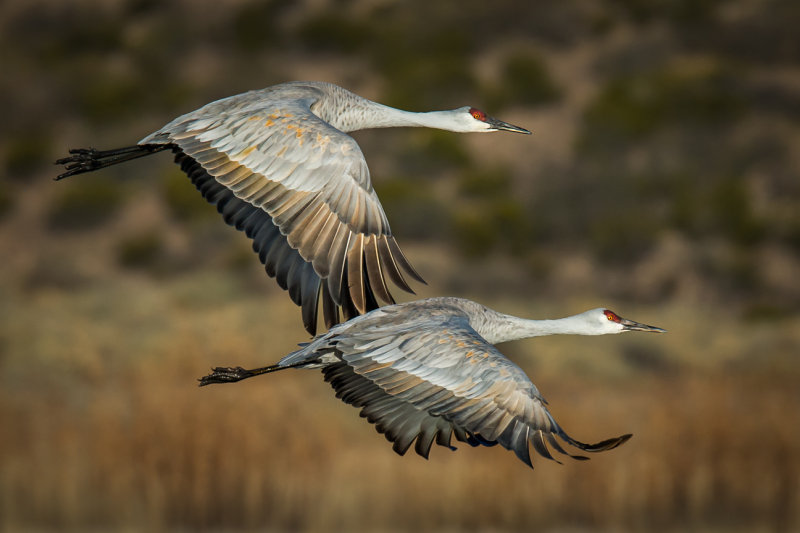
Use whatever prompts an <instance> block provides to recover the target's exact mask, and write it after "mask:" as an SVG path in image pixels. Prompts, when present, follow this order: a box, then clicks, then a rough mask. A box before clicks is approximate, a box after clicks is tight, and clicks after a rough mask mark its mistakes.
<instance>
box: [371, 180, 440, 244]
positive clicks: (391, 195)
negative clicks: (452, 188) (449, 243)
mask: <svg viewBox="0 0 800 533" xmlns="http://www.w3.org/2000/svg"><path fill="white" fill-rule="evenodd" d="M419 183H420V182H419V180H414V179H411V178H407V177H397V178H394V179H388V180H387V179H382V180H380V182H378V183H375V190H376V192H377V193H378V196H379V197H380V199H381V204H382V205H383V208H384V210H385V211H386V212H387V213H390V214H391V217H390V222H391V227H392V232H393V233H395V234H396V235H399V236H400V238H401V239H403V240H406V239H420V240H428V239H431V240H439V239H441V238H443V237H444V234H445V229H446V221H447V213H448V211H449V209H448V207H447V206H445V205H442V204H441V203H440V202H439V201H438V200H437V199H436V197H435V196H433V195H431V194H430V193H429V191H427V190H425V189H423V188H422V187H420V186H419Z"/></svg>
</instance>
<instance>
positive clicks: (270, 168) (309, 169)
mask: <svg viewBox="0 0 800 533" xmlns="http://www.w3.org/2000/svg"><path fill="white" fill-rule="evenodd" d="M236 102H237V100H235V99H231V100H230V103H228V104H227V105H226V104H225V101H221V102H218V103H215V104H214V105H216V106H217V107H215V108H213V109H211V110H210V111H209V110H207V111H206V112H204V111H203V109H206V108H203V109H201V110H199V111H198V112H195V113H192V114H189V115H186V116H184V117H180V118H179V119H176V120H175V121H173V122H172V123H170V124H168V125H167V126H166V127H165V128H163V129H162V130H160V131H159V132H157V133H155V134H153V135H152V136H150V137H148V138H145V139H143V140H142V141H141V142H140V144H148V143H152V142H161V143H163V142H168V143H171V144H173V145H175V146H176V147H177V149H178V155H177V156H176V160H177V161H178V162H179V163H181V166H182V168H184V170H185V171H186V172H187V174H190V177H192V174H191V173H194V174H195V177H193V181H194V182H195V185H196V186H197V187H198V188H199V189H200V190H201V192H203V194H204V196H205V197H206V199H208V200H209V201H212V202H213V203H216V202H220V201H222V202H223V203H225V204H228V205H226V206H224V207H223V206H219V204H218V209H219V210H220V212H222V213H223V216H225V219H226V221H227V222H228V223H230V224H232V225H235V226H236V227H237V228H239V229H245V231H247V232H248V236H250V237H251V238H253V239H254V247H255V248H256V250H257V251H258V252H259V255H260V257H261V259H262V261H263V262H265V265H266V266H267V271H268V273H270V275H276V277H277V272H281V271H283V272H284V275H283V278H284V283H281V286H284V285H287V286H286V287H284V288H287V287H289V286H290V284H289V282H290V281H292V282H294V285H291V287H295V289H294V291H293V292H294V293H295V295H293V297H292V298H293V300H295V302H296V303H301V305H302V306H303V316H304V322H305V325H306V329H309V331H310V332H311V333H312V334H313V333H314V328H315V326H316V307H317V305H318V295H319V290H320V288H321V289H322V292H323V307H324V310H325V319H326V323H327V325H328V327H330V326H331V325H333V324H335V323H336V322H338V307H342V309H343V312H344V314H345V318H349V317H350V316H352V315H354V314H358V313H364V312H366V311H368V310H370V309H372V308H375V307H377V306H378V300H382V301H384V302H387V303H393V299H392V296H391V294H390V292H389V290H388V285H387V278H388V279H390V280H391V281H392V282H394V284H395V285H397V286H399V287H400V288H402V289H404V290H407V291H411V289H410V287H409V286H408V284H407V283H406V281H405V279H404V277H403V273H402V272H403V271H404V272H405V273H406V274H409V275H411V276H412V277H414V278H415V279H419V280H421V278H420V277H419V275H418V274H417V273H416V272H415V271H414V269H413V268H412V267H411V266H410V264H409V263H408V261H407V260H406V258H405V257H404V256H403V254H402V252H401V251H400V248H399V247H398V246H397V243H396V242H395V240H394V237H393V236H392V235H391V231H390V229H389V224H388V221H387V219H386V215H385V214H384V212H383V208H382V207H381V205H380V202H379V200H378V197H377V195H376V194H375V191H374V190H373V188H372V185H371V183H370V178H369V170H368V168H367V165H366V161H365V159H364V156H363V154H362V153H361V150H360V148H359V147H358V144H357V143H356V142H355V140H353V139H352V138H351V137H350V136H349V135H346V134H344V133H342V132H340V131H339V130H336V129H335V128H333V127H331V126H330V125H328V124H327V123H325V122H323V121H322V120H321V119H319V118H318V117H317V116H315V115H314V114H313V113H311V111H310V109H309V106H310V104H311V102H313V100H312V99H305V100H303V99H300V100H298V99H288V100H277V101H271V102H269V105H268V106H262V107H260V108H259V107H258V106H254V105H249V106H242V105H236ZM226 110H227V112H226ZM212 111H213V113H212ZM203 174H205V175H207V176H204V175H203ZM206 177H210V178H211V179H213V182H216V183H213V182H211V180H210V179H205V178H206ZM217 184H218V185H221V186H222V187H224V189H222V188H220V187H219V186H218V185H217ZM248 206H250V207H249V208H248ZM267 223H269V224H271V225H272V226H274V227H275V228H276V229H277V231H274V230H271V229H270V228H269V226H268V225H267ZM264 228H267V229H266V230H265V229H264ZM256 235H260V236H262V238H260V239H256ZM264 235H266V236H264ZM286 245H288V247H287V246H286ZM298 255H299V257H298ZM265 260H270V262H267V261H265ZM301 260H302V261H303V262H307V263H309V264H310V265H311V267H312V268H307V267H304V266H303V264H302V263H301ZM312 269H313V271H312ZM270 271H272V272H270ZM290 271H291V272H290ZM320 280H325V283H324V286H321V285H322V283H321V281H320ZM279 283H280V280H279ZM291 287H290V288H289V290H290V292H292V288H291ZM309 287H310V288H309ZM298 300H299V302H298ZM312 300H313V313H312V312H311V309H310V308H311V307H312V306H311V302H312ZM312 319H313V321H314V324H313V326H312V325H311V324H310V322H311V321H312Z"/></svg>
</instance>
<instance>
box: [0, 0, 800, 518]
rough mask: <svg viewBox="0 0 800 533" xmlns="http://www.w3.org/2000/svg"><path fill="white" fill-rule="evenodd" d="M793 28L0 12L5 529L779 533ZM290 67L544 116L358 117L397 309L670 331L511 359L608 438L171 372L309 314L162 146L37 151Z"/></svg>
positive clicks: (799, 94) (288, 14)
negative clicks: (427, 451)
mask: <svg viewBox="0 0 800 533" xmlns="http://www.w3.org/2000/svg"><path fill="white" fill-rule="evenodd" d="M798 23H800V4H797V3H796V2H791V1H789V0H786V1H781V0H730V1H725V2H723V1H719V0H660V1H657V2H648V1H644V0H602V1H590V0H565V1H562V2H518V1H512V0H495V1H493V2H481V1H477V0H469V1H462V2H421V1H417V0H415V1H402V2H401V1H393V0H360V1H352V2H344V1H330V0H307V1H302V2H275V1H273V2H257V1H253V0H230V1H221V0H213V1H212V0H197V1H196V0H192V1H191V2H190V1H189V0H185V1H174V2H159V1H155V0H107V1H89V0H82V1H73V2H59V1H57V0H24V1H23V0H5V1H4V2H2V4H0V58H1V59H0V63H1V64H2V75H0V99H2V101H3V102H5V105H4V106H3V113H2V115H3V118H2V121H0V250H2V261H0V426H2V430H1V432H0V434H1V436H0V529H2V530H5V531H26V530H37V531H47V530H62V529H66V530H88V529H92V530H104V531H105V530H225V531H238V530H245V531H250V530H284V531H306V530H308V531H326V530H333V531H360V530H363V531H406V530H414V531H421V530H422V531H429V530H430V531H471V530H484V531H519V530H527V529H537V530H543V531H584V530H586V531H593V530H598V531H683V530H693V531H728V530H731V531H797V530H800V424H798V415H797V412H798V408H800V386H799V385H798V384H799V383H800V379H799V378H800V360H799V359H798V356H800V315H799V314H798V311H800V281H798V276H799V275H800V179H798V170H797V169H799V168H800V161H798V159H800V150H798V147H800V38H798V34H797V27H798ZM288 80H323V81H330V82H333V83H337V84H340V85H342V86H344V87H346V88H348V89H350V90H352V91H354V92H356V93H357V94H360V95H362V96H365V97H367V98H370V99H373V100H377V101H380V102H382V103H385V104H388V105H393V106H397V107H402V108H406V109H409V110H414V111H423V110H430V109H450V108H455V107H459V106H462V105H472V106H475V107H479V108H481V109H484V110H486V111H487V112H488V113H489V114H491V115H493V116H496V117H498V118H501V119H502V120H506V121H509V122H511V123H514V124H519V125H521V126H523V127H526V128H528V129H530V130H532V131H533V132H534V134H533V135H532V136H522V135H512V134H495V135H466V134H454V133H448V132H438V131H424V130H412V129H405V130H378V131H372V132H368V133H356V134H355V135H354V136H355V137H356V139H357V140H358V141H359V142H360V143H361V146H362V148H363V151H364V153H365V155H366V157H367V160H368V162H369V164H370V167H371V170H372V177H373V181H374V184H375V187H376V189H377V190H378V193H379V195H380V197H381V200H382V202H383V205H384V207H385V209H386V211H387V213H388V215H389V219H390V221H391V224H392V228H393V230H394V233H395V235H397V237H398V241H399V242H400V244H401V245H402V246H403V248H404V250H405V251H406V253H407V255H408V256H409V258H410V259H411V261H412V263H413V264H414V265H415V266H416V267H417V269H418V270H419V271H420V272H421V273H422V275H423V276H424V277H425V278H426V279H427V280H428V282H429V285H428V286H419V285H417V286H416V287H415V288H416V289H418V294H419V295H420V296H435V295H454V296H464V297H469V298H473V299H476V300H479V301H481V302H482V303H484V304H486V305H489V306H491V307H493V308H495V309H498V310H501V311H504V312H509V313H514V314H517V315H521V316H526V317H531V318H555V317H560V316H565V315H569V314H574V313H578V312H581V311H583V310H585V309H589V308H593V307H598V306H605V307H609V308H611V309H613V310H615V311H616V312H618V313H619V314H621V315H622V316H625V317H628V318H631V319H634V320H637V321H641V322H645V323H649V324H654V325H658V326H661V327H664V328H666V329H668V330H669V333H668V334H666V335H643V334H628V335H620V336H615V337H605V338H603V337H601V338H588V337H584V338H566V337H565V338H542V339H534V340H529V341H521V342H516V343H509V344H507V345H504V346H501V349H502V350H503V351H504V353H506V354H508V355H509V357H511V358H512V359H513V360H514V361H515V362H517V363H518V364H519V365H520V366H522V367H523V368H524V369H525V370H526V372H527V373H528V374H529V375H530V376H531V378H532V379H533V381H534V382H535V383H536V384H537V386H538V387H539V389H540V390H541V391H542V393H543V394H544V396H545V397H546V398H547V399H548V400H549V402H550V408H551V411H552V412H553V414H554V416H555V418H556V419H557V420H558V421H559V422H560V423H561V425H563V426H564V427H565V429H566V430H567V431H568V432H570V433H571V434H572V435H573V436H574V437H576V438H578V439H580V440H583V441H597V440H601V439H604V438H607V437H611V436H615V435H619V434H622V433H628V432H631V433H633V434H634V438H633V439H632V440H631V441H630V442H628V443H627V444H625V445H624V446H623V447H621V448H619V449H617V450H614V451H611V452H608V453H604V454H599V455H597V456H593V457H592V461H589V462H584V463H578V462H574V461H573V462H567V463H565V464H563V465H558V464H555V463H553V462H550V461H546V460H539V461H538V462H537V463H536V468H535V470H533V471H531V470H529V469H528V468H526V467H525V465H523V464H522V463H520V462H519V461H518V460H517V459H516V457H514V455H513V454H511V453H509V452H507V451H505V450H502V449H497V448H492V449H468V448H469V447H466V448H465V447H464V446H461V447H460V449H459V450H458V451H457V452H450V451H448V450H446V449H444V448H438V447H437V448H436V449H434V450H433V451H432V453H431V459H430V460H429V461H425V460H423V459H422V458H420V457H417V456H415V455H414V454H413V453H412V454H409V455H407V456H406V457H398V456H396V455H395V454H394V453H393V452H392V451H391V448H390V446H389V444H388V443H387V442H386V441H385V440H384V438H383V436H381V435H378V434H377V433H376V432H375V431H374V429H373V428H372V427H371V426H370V425H369V424H368V423H367V422H366V421H365V420H362V419H360V418H359V417H358V416H357V415H358V412H357V411H356V410H355V409H353V408H352V407H350V406H347V405H345V404H343V403H341V402H339V401H338V400H336V399H335V398H334V396H333V392H332V390H331V389H330V387H329V386H328V385H327V384H325V383H324V382H323V381H322V378H321V375H320V374H319V373H317V372H311V371H308V372H299V371H298V372H286V373H280V374H276V375H272V376H269V377H263V378H259V379H254V380H250V381H247V382H244V383H241V384H239V385H236V386H226V387H209V388H204V389H198V388H197V387H196V381H195V379H196V378H197V377H199V376H201V375H203V374H205V373H206V372H207V370H208V369H209V367H211V366H215V365H226V366H227V365H242V366H245V367H248V366H262V365H265V364H269V363H272V362H274V361H276V360H277V359H278V358H279V357H281V356H282V355H284V354H285V353H287V352H289V351H291V350H292V349H293V348H294V347H295V344H296V343H298V342H302V341H305V340H307V337H308V336H307V334H306V333H305V332H304V330H303V329H302V327H301V321H300V312H299V309H297V308H295V307H294V306H293V305H292V304H291V303H290V301H289V298H288V297H287V295H286V294H285V293H283V291H281V290H280V289H279V288H277V287H276V286H275V285H274V283H273V281H272V280H270V279H268V278H267V277H266V275H265V274H264V272H263V269H262V267H261V265H260V263H259V262H258V260H257V258H256V256H255V255H254V254H253V253H252V251H251V250H250V244H249V242H248V240H247V239H246V237H245V236H244V235H243V234H241V233H239V232H236V231H235V230H233V229H231V228H229V227H227V226H226V225H225V224H224V223H222V221H221V220H220V219H219V217H218V215H217V213H216V211H215V210H214V208H213V207H211V206H208V205H207V204H206V203H205V202H204V201H203V200H202V199H201V197H200V195H199V193H197V192H196V191H195V190H194V188H193V187H192V185H191V183H190V182H189V180H188V179H187V178H186V177H185V176H184V175H183V174H181V172H180V171H179V169H178V167H177V166H176V165H174V164H173V163H172V161H171V158H170V156H169V155H166V154H159V155H156V156H153V157H150V158H146V159H142V160H138V161H136V162H132V163H128V164H125V165H122V166H118V167H114V168H113V169H108V170H105V171H102V172H98V173H96V174H88V175H81V176H77V177H74V178H70V179H69V180H65V181H63V182H58V183H55V182H53V181H52V178H53V177H54V176H55V175H56V174H57V173H59V168H57V167H55V166H54V165H53V164H52V162H53V161H54V160H55V159H57V158H59V157H62V156H64V155H65V154H66V152H67V150H68V149H69V148H75V147H86V146H94V147H97V148H115V147H118V146H127V145H130V144H133V143H135V142H136V141H138V140H139V139H141V138H142V137H144V136H145V135H146V134H148V133H149V132H151V131H153V130H155V129H157V128H158V127H160V126H162V125H163V124H165V123H167V122H168V121H170V120H171V119H172V118H173V117H175V116H177V115H180V114H183V113H185V112H188V111H191V110H193V109H195V108H196V107H199V106H200V105H202V104H205V103H207V102H209V101H212V100H215V99H217V98H221V97H225V96H229V95H232V94H236V93H239V92H243V91H246V90H250V89H254V88H261V87H266V86H269V85H272V84H275V83H279V82H282V81H288ZM397 296H399V298H400V299H401V300H409V299H411V298H413V296H411V295H405V294H399V295H397Z"/></svg>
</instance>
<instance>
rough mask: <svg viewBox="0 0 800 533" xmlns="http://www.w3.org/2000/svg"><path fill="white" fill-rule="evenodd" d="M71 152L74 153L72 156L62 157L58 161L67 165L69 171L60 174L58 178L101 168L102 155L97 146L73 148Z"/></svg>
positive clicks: (59, 163)
mask: <svg viewBox="0 0 800 533" xmlns="http://www.w3.org/2000/svg"><path fill="white" fill-rule="evenodd" d="M69 153H70V154H72V155H71V156H70V157H62V158H61V159H59V160H57V161H56V165H67V166H66V170H67V172H64V173H63V174H59V176H58V177H57V178H56V180H60V179H64V178H67V177H69V176H73V175H75V174H81V173H83V172H91V171H92V170H96V169H98V168H100V157H101V155H100V151H99V150H97V149H95V148H73V149H72V150H70V151H69Z"/></svg>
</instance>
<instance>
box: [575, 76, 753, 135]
mask: <svg viewBox="0 0 800 533" xmlns="http://www.w3.org/2000/svg"><path fill="white" fill-rule="evenodd" d="M737 87H738V84H737V78H736V76H735V75H734V73H733V72H731V71H729V70H727V69H724V68H722V67H720V66H718V65H701V66H696V67H692V66H687V67H682V66H681V65H676V66H668V67H666V68H662V69H657V70H653V71H650V72H646V73H642V74H637V75H633V76H624V77H620V78H616V79H614V80H611V81H610V82H608V84H607V85H606V86H605V88H603V90H601V91H600V93H599V94H598V96H597V97H596V98H595V100H594V101H593V102H592V103H591V104H590V105H589V107H588V109H587V110H586V113H585V124H586V130H585V131H584V133H583V135H582V139H581V144H582V145H584V146H585V145H586V144H587V143H588V144H590V143H591V142H592V141H603V140H604V138H605V137H611V138H612V139H621V140H625V141H631V140H634V139H637V138H640V137H642V136H647V135H650V134H652V133H653V132H655V131H657V130H659V129H660V128H663V127H666V126H672V125H680V126H684V127H686V126H693V125H697V124H720V123H726V122H729V121H731V120H733V119H735V118H738V117H739V116H740V115H741V112H742V111H743V109H744V102H743V100H742V97H741V96H740V94H739V93H737ZM590 145H591V144H590Z"/></svg>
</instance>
